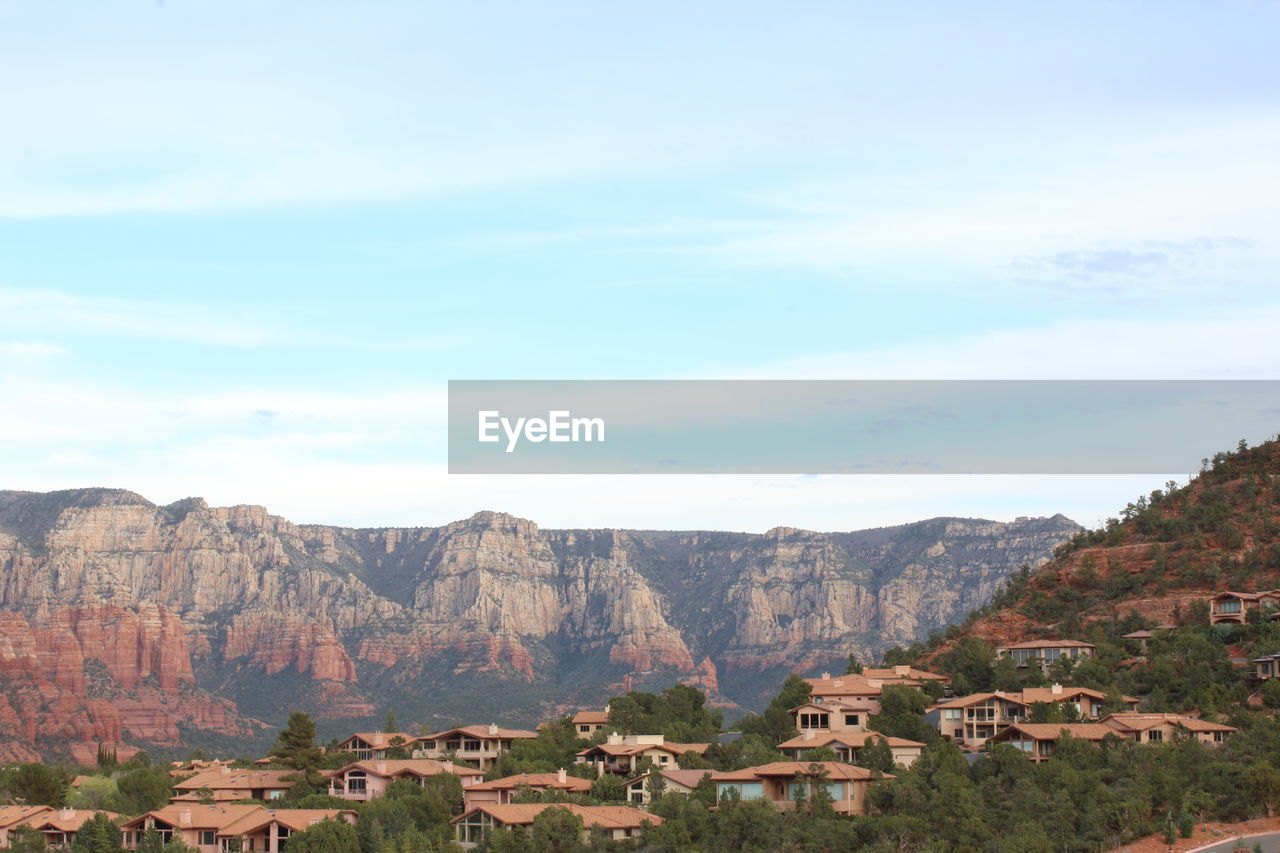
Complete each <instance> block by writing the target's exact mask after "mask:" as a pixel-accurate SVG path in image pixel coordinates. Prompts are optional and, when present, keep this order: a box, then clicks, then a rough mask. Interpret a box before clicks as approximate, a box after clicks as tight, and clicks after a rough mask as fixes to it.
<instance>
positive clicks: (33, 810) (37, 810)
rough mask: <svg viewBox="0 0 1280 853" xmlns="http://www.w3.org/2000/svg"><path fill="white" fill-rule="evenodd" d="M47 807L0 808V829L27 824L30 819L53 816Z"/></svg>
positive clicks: (52, 810)
mask: <svg viewBox="0 0 1280 853" xmlns="http://www.w3.org/2000/svg"><path fill="white" fill-rule="evenodd" d="M53 813H54V809H51V808H49V807H48V806H0V829H6V828H8V827H11V826H17V825H19V824H25V823H29V822H30V821H31V820H32V819H35V818H41V817H44V816H45V815H47V814H49V815H51V814H53Z"/></svg>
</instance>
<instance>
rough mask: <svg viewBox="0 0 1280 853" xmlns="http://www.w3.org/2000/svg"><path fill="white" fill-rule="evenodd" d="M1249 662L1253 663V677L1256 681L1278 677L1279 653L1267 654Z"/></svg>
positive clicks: (1279, 669)
mask: <svg viewBox="0 0 1280 853" xmlns="http://www.w3.org/2000/svg"><path fill="white" fill-rule="evenodd" d="M1249 662H1250V663H1251V664H1253V677H1254V678H1255V679H1257V680H1258V681H1266V680H1267V679H1268V678H1280V655H1267V656H1266V657H1261V658H1254V659H1253V660H1251V661H1249Z"/></svg>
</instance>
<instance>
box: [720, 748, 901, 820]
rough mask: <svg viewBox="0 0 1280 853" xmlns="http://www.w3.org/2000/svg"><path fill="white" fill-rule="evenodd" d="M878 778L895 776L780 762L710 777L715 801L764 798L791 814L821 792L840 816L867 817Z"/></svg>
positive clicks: (829, 765) (830, 765)
mask: <svg viewBox="0 0 1280 853" xmlns="http://www.w3.org/2000/svg"><path fill="white" fill-rule="evenodd" d="M877 778H881V779H892V778H893V776H891V775H889V774H881V775H877V774H875V773H873V772H872V771H870V770H867V769H866V768H864V767H854V766H853V765H852V764H841V763H839V762H835V761H816V762H805V761H778V762H775V763H773V764H763V765H760V766H758V767H746V768H744V769H742V770H730V771H729V772H727V773H713V774H711V779H712V781H713V782H715V785H716V799H723V798H725V797H734V798H738V799H742V800H760V799H764V800H769V801H771V802H772V803H773V804H774V805H775V806H777V807H778V808H779V809H781V810H783V811H790V810H793V809H794V808H795V807H796V802H797V800H801V799H803V800H805V801H806V802H812V801H813V798H814V795H815V794H816V793H817V792H818V790H819V789H821V790H824V791H825V792H826V793H827V794H828V795H829V796H830V797H831V800H832V806H833V807H834V809H835V810H836V812H838V813H839V814H864V813H865V812H866V801H867V786H868V785H869V784H870V783H871V782H872V781H873V780H875V779H877Z"/></svg>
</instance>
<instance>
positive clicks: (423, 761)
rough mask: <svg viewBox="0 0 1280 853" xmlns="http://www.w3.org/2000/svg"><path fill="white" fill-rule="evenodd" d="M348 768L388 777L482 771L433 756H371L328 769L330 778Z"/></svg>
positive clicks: (481, 774)
mask: <svg viewBox="0 0 1280 853" xmlns="http://www.w3.org/2000/svg"><path fill="white" fill-rule="evenodd" d="M349 770H363V771H364V772H365V773H369V774H371V775H373V776H382V777H384V778H387V779H390V778H392V777H393V776H435V775H437V774H439V773H453V774H455V775H458V776H483V775H484V772H483V771H480V770H476V769H475V768H474V767H467V766H466V765H465V764H457V763H454V764H450V763H448V762H444V761H437V760H435V759H434V758H387V759H377V758H372V759H368V760H366V761H355V762H352V763H351V764H348V765H347V766H345V767H340V768H338V769H337V770H330V771H328V773H327V775H328V776H329V777H330V778H332V777H334V776H341V775H342V774H344V773H346V772H347V771H349Z"/></svg>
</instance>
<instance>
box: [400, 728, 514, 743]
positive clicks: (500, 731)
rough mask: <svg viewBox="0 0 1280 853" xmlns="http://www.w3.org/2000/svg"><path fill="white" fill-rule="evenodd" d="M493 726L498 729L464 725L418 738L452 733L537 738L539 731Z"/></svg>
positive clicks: (503, 737)
mask: <svg viewBox="0 0 1280 853" xmlns="http://www.w3.org/2000/svg"><path fill="white" fill-rule="evenodd" d="M493 728H495V729H497V731H490V727H489V726H462V727H460V728H456V729H445V730H444V731H442V732H436V733H435V734H429V735H423V736H422V737H420V738H418V740H420V741H423V740H439V739H440V738H442V737H448V736H449V735H452V734H464V735H471V736H472V737H474V738H476V739H478V740H484V739H486V738H498V739H499V740H512V739H515V738H535V737H537V736H538V733H537V732H531V731H529V730H528V729H504V728H502V727H500V726H495V727H493Z"/></svg>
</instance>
